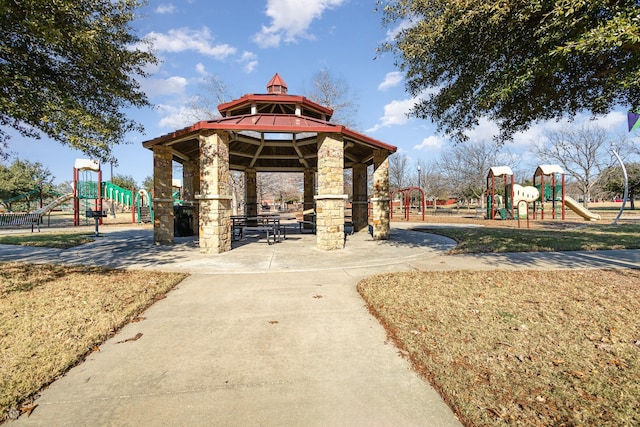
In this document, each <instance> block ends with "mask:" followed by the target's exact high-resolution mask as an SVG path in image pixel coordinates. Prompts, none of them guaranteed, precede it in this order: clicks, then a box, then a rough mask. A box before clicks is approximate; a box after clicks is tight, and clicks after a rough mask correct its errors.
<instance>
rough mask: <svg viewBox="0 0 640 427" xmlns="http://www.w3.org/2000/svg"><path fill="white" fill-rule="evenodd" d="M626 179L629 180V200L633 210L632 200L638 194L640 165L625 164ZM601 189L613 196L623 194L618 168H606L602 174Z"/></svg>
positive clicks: (619, 169) (639, 190)
mask: <svg viewBox="0 0 640 427" xmlns="http://www.w3.org/2000/svg"><path fill="white" fill-rule="evenodd" d="M624 167H625V169H626V170H627V177H628V178H629V200H630V201H631V209H635V202H634V199H635V197H636V195H638V194H640V163H630V164H626V165H625V166H624ZM601 179H602V188H603V189H604V190H606V191H609V192H611V193H613V194H615V195H618V196H620V195H622V194H624V175H623V173H622V168H621V167H620V166H616V167H610V168H607V169H606V170H605V171H604V172H603V173H602V178H601Z"/></svg>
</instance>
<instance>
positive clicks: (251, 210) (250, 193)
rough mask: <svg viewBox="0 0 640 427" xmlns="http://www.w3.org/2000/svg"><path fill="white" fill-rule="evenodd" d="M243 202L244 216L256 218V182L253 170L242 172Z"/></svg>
mask: <svg viewBox="0 0 640 427" xmlns="http://www.w3.org/2000/svg"><path fill="white" fill-rule="evenodd" d="M244 201H245V211H244V214H245V215H246V216H258V181H257V172H256V170H255V169H245V171H244Z"/></svg>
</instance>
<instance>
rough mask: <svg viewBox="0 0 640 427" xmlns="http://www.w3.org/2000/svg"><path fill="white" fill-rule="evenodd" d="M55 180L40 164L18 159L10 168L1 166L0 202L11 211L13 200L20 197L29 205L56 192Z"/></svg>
mask: <svg viewBox="0 0 640 427" xmlns="http://www.w3.org/2000/svg"><path fill="white" fill-rule="evenodd" d="M53 178H54V177H53V176H52V175H51V172H50V171H49V169H47V168H46V167H44V166H43V165H42V164H41V163H40V162H30V161H27V160H20V159H16V160H14V162H13V163H12V164H11V165H9V166H5V165H3V164H0V200H2V204H3V205H4V206H5V207H6V208H7V209H9V210H10V209H11V204H12V203H13V201H14V200H12V199H14V198H16V197H18V196H20V195H24V197H23V198H22V199H24V200H22V201H26V202H27V203H28V202H30V201H32V200H36V199H37V198H39V197H40V196H41V195H42V196H43V197H46V196H48V195H49V194H50V193H52V192H53V191H54V186H53ZM40 189H42V191H40ZM17 201H19V200H17Z"/></svg>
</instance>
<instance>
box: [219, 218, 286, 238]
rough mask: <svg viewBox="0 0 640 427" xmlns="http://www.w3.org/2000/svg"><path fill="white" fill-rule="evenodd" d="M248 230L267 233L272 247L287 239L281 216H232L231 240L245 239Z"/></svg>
mask: <svg viewBox="0 0 640 427" xmlns="http://www.w3.org/2000/svg"><path fill="white" fill-rule="evenodd" d="M246 230H256V231H261V232H265V233H266V234H267V243H268V244H270V245H271V244H273V243H279V242H280V241H281V240H283V239H286V238H287V229H286V228H285V227H284V226H282V224H281V223H280V215H258V216H246V215H232V216H231V239H232V240H233V241H236V240H240V239H243V238H244V235H245V231H246Z"/></svg>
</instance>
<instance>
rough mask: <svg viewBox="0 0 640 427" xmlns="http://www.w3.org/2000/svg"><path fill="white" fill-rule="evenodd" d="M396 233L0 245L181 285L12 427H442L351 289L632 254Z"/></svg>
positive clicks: (142, 237) (616, 261)
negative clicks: (450, 252) (396, 274)
mask: <svg viewBox="0 0 640 427" xmlns="http://www.w3.org/2000/svg"><path fill="white" fill-rule="evenodd" d="M394 225H395V224H394ZM410 226H411V225H407V224H402V228H400V227H396V228H394V229H393V230H392V239H391V240H390V241H387V242H373V241H371V239H370V237H369V235H368V234H366V233H357V234H355V235H352V236H348V238H347V242H346V247H345V249H344V250H342V251H335V252H321V251H318V250H316V249H315V245H314V241H315V240H314V239H315V236H313V235H311V234H303V235H300V234H290V235H289V236H288V239H287V240H286V241H284V242H282V243H279V244H275V245H271V246H269V245H267V244H266V242H265V241H264V240H263V239H260V240H258V239H257V238H254V239H248V240H247V241H245V242H238V243H236V244H234V250H232V251H231V252H228V253H226V254H222V255H216V256H204V255H201V254H200V253H199V251H198V249H197V246H196V242H195V239H193V238H183V239H177V242H176V244H175V245H174V246H172V247H162V246H154V245H153V244H152V234H151V231H150V230H148V229H141V228H127V227H123V228H116V227H103V228H102V230H101V231H102V232H103V233H104V237H100V238H99V239H98V240H97V241H96V242H94V243H91V244H88V245H83V246H82V247H78V248H73V249H70V250H53V249H37V248H20V247H14V246H6V245H0V260H23V261H32V262H57V263H69V264H96V265H106V266H112V267H118V268H148V269H159V270H170V271H187V272H189V273H191V276H190V277H189V278H187V279H186V280H184V281H183V282H182V283H181V284H180V285H179V286H178V287H177V288H176V289H175V290H174V291H172V292H170V293H169V294H168V296H167V298H165V299H163V300H161V301H159V302H158V303H156V304H155V305H154V306H152V307H151V308H150V309H148V310H147V311H146V312H145V313H144V317H145V320H143V321H141V322H138V323H132V324H129V325H127V326H126V327H125V328H123V330H122V331H120V332H119V333H118V334H117V335H116V336H115V337H113V338H112V339H111V340H109V341H107V342H106V343H104V344H103V345H102V346H101V348H100V351H99V352H94V353H92V354H91V355H90V356H89V357H88V359H87V360H86V361H85V362H84V363H82V364H81V365H79V366H77V367H75V368H74V369H72V370H71V371H69V372H68V373H67V374H66V375H65V376H64V377H62V378H60V379H59V380H58V381H56V382H54V383H53V384H52V385H51V386H50V387H49V388H48V389H47V390H45V391H44V392H43V393H42V396H41V397H40V398H39V399H38V401H37V402H36V403H37V404H38V407H37V408H36V410H35V411H34V412H33V413H32V414H31V416H30V417H28V418H27V417H25V416H23V417H21V418H20V419H19V420H17V421H16V422H15V423H16V425H56V426H58V425H73V426H77V425H87V426H88V425H92V426H94V425H136V426H138V425H171V426H173V425H190V426H191V425H229V426H236V425H242V426H252V425H256V426H258V425H260V426H275V425H278V426H292V425H310V426H328V425H331V426H334V425H335V426H343V425H345V426H346V425H348V426H399V425H402V426H456V425H459V423H458V421H457V419H456V418H455V416H454V415H453V413H452V412H451V410H450V409H449V408H448V407H447V406H446V405H445V404H444V403H443V402H442V400H441V399H440V397H439V396H438V394H437V393H436V392H435V391H434V390H433V389H432V388H431V387H430V386H429V384H428V383H426V382H425V381H423V380H422V379H420V378H419V377H418V376H417V375H416V374H415V373H414V372H413V371H412V370H411V367H410V364H409V363H408V361H406V360H405V359H403V358H402V357H401V356H400V355H399V354H398V350H397V349H396V348H395V347H394V345H393V344H392V343H391V342H389V341H388V340H387V337H386V333H385V331H384V329H383V328H382V327H381V326H380V324H379V323H378V322H377V321H376V320H375V319H374V318H373V317H372V316H371V315H370V314H369V313H368V312H367V309H366V308H365V306H364V303H363V301H362V299H361V298H360V297H359V295H358V294H357V291H356V289H355V285H356V284H357V282H358V281H359V280H360V279H361V278H363V277H367V276H370V275H372V274H375V273H380V272H388V271H407V270H412V269H416V268H417V269H422V270H433V269H437V270H444V269H461V268H464V269H487V268H489V269H495V268H508V269H519V268H545V269H547V268H572V267H573V268H575V267H581V268H582V267H587V268H589V267H612V268H618V267H619V268H623V267H640V251H607V252H576V253H563V254H559V253H548V254H503V255H490V256H487V255H484V256H446V255H444V254H443V251H444V250H446V249H447V248H449V247H451V246H452V245H453V242H452V241H450V240H449V239H446V238H443V237H439V236H433V235H428V234H425V233H419V232H415V231H410V230H407V229H404V228H408V227H410ZM137 334H142V335H141V337H140V338H139V339H138V340H135V341H127V342H122V341H125V340H126V339H127V338H131V337H134V336H136V335H137Z"/></svg>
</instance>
